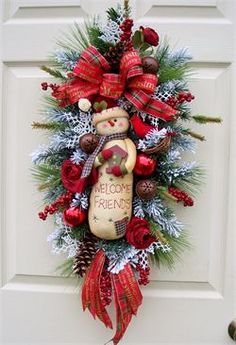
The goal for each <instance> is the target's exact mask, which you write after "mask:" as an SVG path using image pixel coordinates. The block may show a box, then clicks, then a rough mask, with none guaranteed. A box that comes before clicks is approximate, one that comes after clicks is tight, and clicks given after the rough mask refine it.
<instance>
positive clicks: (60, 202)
mask: <svg viewBox="0 0 236 345" xmlns="http://www.w3.org/2000/svg"><path fill="white" fill-rule="evenodd" d="M72 196H73V194H72V193H71V192H66V193H65V194H63V195H61V196H60V197H59V198H58V199H57V200H56V201H54V202H53V203H52V204H51V205H47V206H46V207H45V209H44V210H43V211H42V212H39V214H38V216H39V218H40V219H42V220H46V219H47V216H48V214H54V213H55V212H57V211H58V210H59V208H60V207H61V206H65V205H68V204H69V203H70V202H71V200H72Z"/></svg>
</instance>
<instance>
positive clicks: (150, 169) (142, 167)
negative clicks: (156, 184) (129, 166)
mask: <svg viewBox="0 0 236 345" xmlns="http://www.w3.org/2000/svg"><path fill="white" fill-rule="evenodd" d="M156 166H157V161H156V160H155V159H153V158H151V157H150V156H148V155H146V154H145V153H140V154H138V155H137V159H136V163H135V166H134V173H135V174H136V175H138V176H150V175H151V174H153V173H154V171H155V169H156Z"/></svg>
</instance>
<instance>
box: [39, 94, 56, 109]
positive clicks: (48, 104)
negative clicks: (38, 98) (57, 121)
mask: <svg viewBox="0 0 236 345" xmlns="http://www.w3.org/2000/svg"><path fill="white" fill-rule="evenodd" d="M43 103H44V104H43V105H44V106H45V108H59V104H58V100H57V99H56V98H54V97H52V96H50V95H45V96H44V97H43Z"/></svg>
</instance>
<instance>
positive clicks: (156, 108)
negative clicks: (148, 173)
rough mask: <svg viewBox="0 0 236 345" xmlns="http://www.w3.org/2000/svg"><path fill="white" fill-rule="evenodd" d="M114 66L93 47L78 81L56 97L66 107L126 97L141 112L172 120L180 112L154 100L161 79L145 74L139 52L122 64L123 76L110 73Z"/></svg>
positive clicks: (80, 68) (58, 91) (125, 57)
mask: <svg viewBox="0 0 236 345" xmlns="http://www.w3.org/2000/svg"><path fill="white" fill-rule="evenodd" d="M109 70H110V65H109V63H108V62H107V60H106V59H105V58H104V57H103V56H102V55H101V54H100V53H99V51H98V50H97V49H96V48H95V47H93V46H90V47H89V48H87V49H86V50H85V51H84V52H83V53H82V54H81V57H80V59H79V60H78V62H77V64H76V66H75V68H74V70H73V77H74V79H73V80H71V81H69V82H68V83H66V84H63V85H61V86H59V87H58V88H57V89H56V90H55V91H53V93H52V95H53V96H54V97H55V98H57V99H58V100H60V101H61V105H62V106H66V105H71V104H74V103H76V102H77V101H78V100H79V99H80V98H86V97H89V96H91V95H97V94H100V95H102V96H104V97H108V98H112V99H119V98H120V97H121V96H122V95H124V96H125V97H126V98H127V99H128V100H129V101H130V102H131V103H132V104H133V105H134V106H135V107H136V108H137V109H138V110H140V111H144V112H146V113H148V114H150V115H153V116H156V117H160V118H162V119H163V120H171V119H172V118H173V116H175V115H176V110H174V109H173V108H171V107H170V106H169V105H167V104H165V103H163V102H161V101H158V100H156V99H153V98H152V95H153V93H154V91H155V88H156V86H157V82H158V79H157V76H156V75H153V74H149V73H143V69H142V60H141V58H140V56H139V55H138V53H137V52H136V51H130V52H126V53H125V54H124V55H123V57H122V59H121V63H120V74H115V73H109Z"/></svg>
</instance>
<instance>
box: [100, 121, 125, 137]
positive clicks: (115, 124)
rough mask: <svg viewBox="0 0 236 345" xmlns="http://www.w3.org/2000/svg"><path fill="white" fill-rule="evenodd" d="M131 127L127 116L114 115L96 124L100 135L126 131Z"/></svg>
mask: <svg viewBox="0 0 236 345" xmlns="http://www.w3.org/2000/svg"><path fill="white" fill-rule="evenodd" d="M128 129H129V120H128V119H127V117H117V118H116V117H114V118H111V119H109V120H105V121H101V122H99V123H98V124H97V125H96V130H97V133H98V134H100V135H110V134H114V133H126V132H127V131H128Z"/></svg>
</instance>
